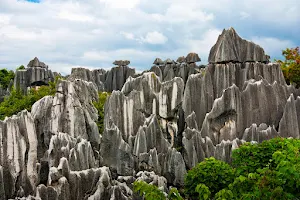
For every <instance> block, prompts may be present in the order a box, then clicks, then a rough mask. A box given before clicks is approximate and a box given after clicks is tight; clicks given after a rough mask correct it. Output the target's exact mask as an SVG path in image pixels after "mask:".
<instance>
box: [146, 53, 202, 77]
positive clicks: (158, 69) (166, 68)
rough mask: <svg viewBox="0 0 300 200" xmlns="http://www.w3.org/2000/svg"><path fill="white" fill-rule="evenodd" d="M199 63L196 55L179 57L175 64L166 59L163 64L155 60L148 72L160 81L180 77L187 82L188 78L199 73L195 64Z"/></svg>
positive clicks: (158, 59) (157, 59) (190, 54)
mask: <svg viewBox="0 0 300 200" xmlns="http://www.w3.org/2000/svg"><path fill="white" fill-rule="evenodd" d="M199 61H201V59H200V57H199V56H198V54H196V53H189V54H188V55H187V57H186V58H185V57H184V56H181V57H179V58H178V59H177V61H176V62H175V61H174V60H171V59H169V58H168V59H167V60H165V62H163V61H162V60H161V59H160V58H156V59H155V60H154V62H153V64H155V65H154V66H153V67H151V69H150V71H151V72H154V73H155V74H156V75H157V76H158V77H159V78H160V80H162V81H169V80H171V79H173V78H174V77H180V78H182V79H183V81H184V82H186V81H187V79H188V76H189V75H191V74H196V73H199V72H201V70H200V68H199V67H198V66H197V65H196V62H199Z"/></svg>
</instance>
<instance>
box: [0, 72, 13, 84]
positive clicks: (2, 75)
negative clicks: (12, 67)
mask: <svg viewBox="0 0 300 200" xmlns="http://www.w3.org/2000/svg"><path fill="white" fill-rule="evenodd" d="M14 77H15V73H14V72H13V71H8V70H7V69H1V70H0V87H2V88H3V89H7V87H8V85H9V82H10V80H13V79H14Z"/></svg>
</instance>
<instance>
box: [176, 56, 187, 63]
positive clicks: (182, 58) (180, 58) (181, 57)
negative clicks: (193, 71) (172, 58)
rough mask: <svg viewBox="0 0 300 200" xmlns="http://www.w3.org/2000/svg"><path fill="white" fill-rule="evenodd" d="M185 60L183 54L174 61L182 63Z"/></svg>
mask: <svg viewBox="0 0 300 200" xmlns="http://www.w3.org/2000/svg"><path fill="white" fill-rule="evenodd" d="M185 61H186V59H185V57H184V56H180V57H178V58H177V60H176V62H178V63H184V62H185Z"/></svg>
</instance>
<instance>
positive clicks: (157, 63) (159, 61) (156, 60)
mask: <svg viewBox="0 0 300 200" xmlns="http://www.w3.org/2000/svg"><path fill="white" fill-rule="evenodd" d="M153 64H155V65H162V64H164V62H163V61H162V60H161V59H160V58H156V59H155V60H154V62H153Z"/></svg>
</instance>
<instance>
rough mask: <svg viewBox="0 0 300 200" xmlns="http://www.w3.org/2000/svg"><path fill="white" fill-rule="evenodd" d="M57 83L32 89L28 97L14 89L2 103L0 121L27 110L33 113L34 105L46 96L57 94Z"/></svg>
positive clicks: (0, 104) (0, 105)
mask: <svg viewBox="0 0 300 200" xmlns="http://www.w3.org/2000/svg"><path fill="white" fill-rule="evenodd" d="M56 83H57V80H56V81H55V82H50V83H49V86H41V87H40V88H39V89H38V90H34V89H31V90H30V91H29V92H28V94H27V95H23V94H22V92H21V91H20V90H15V89H13V90H12V91H11V94H10V95H9V96H7V97H5V98H4V101H3V102H1V103H0V120H4V118H5V117H6V116H8V117H9V116H12V115H14V114H17V113H18V112H20V111H22V110H24V109H26V110H28V111H31V107H32V105H33V104H34V103H35V102H36V101H38V100H39V99H41V98H43V97H44V96H47V95H51V96H53V95H54V94H55V92H56Z"/></svg>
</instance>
